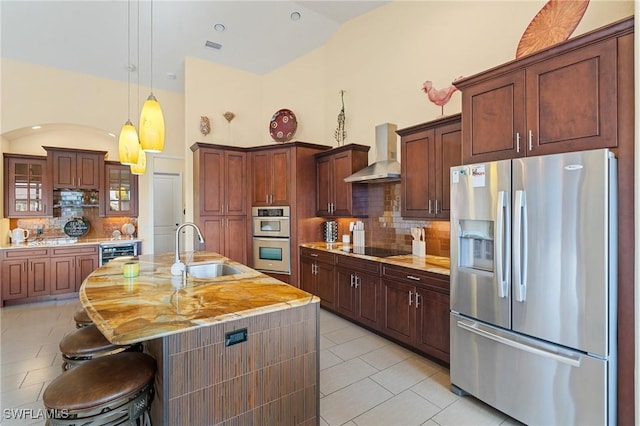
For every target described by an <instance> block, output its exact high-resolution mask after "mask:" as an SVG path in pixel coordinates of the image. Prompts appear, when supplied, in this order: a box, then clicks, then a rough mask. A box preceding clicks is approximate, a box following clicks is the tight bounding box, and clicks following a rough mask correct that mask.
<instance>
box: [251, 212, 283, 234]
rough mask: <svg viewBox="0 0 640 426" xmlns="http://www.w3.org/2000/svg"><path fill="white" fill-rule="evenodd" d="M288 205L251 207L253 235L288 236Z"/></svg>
mask: <svg viewBox="0 0 640 426" xmlns="http://www.w3.org/2000/svg"><path fill="white" fill-rule="evenodd" d="M289 211H290V210H289V206H282V207H273V206H270V207H253V208H252V209H251V213H252V216H253V236H254V237H274V238H289V236H290V235H291V234H290V230H289V229H290V228H289V227H290V224H289Z"/></svg>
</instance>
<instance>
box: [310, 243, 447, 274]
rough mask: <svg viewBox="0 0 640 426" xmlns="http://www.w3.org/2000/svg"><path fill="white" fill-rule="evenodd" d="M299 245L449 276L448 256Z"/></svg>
mask: <svg viewBox="0 0 640 426" xmlns="http://www.w3.org/2000/svg"><path fill="white" fill-rule="evenodd" d="M300 247H307V248H310V249H316V250H323V251H328V252H330V253H335V254H339V255H342V256H351V257H358V258H360V259H367V260H373V261H375V262H380V263H387V264H390V265H398V266H404V267H406V268H413V269H418V270H420V271H426V272H432V273H435V274H440V275H447V276H449V268H450V259H449V258H448V257H440V256H432V255H429V254H428V255H427V256H426V257H418V256H414V255H412V254H405V255H399V256H390V257H376V256H367V255H364V254H356V253H353V252H352V248H353V246H352V245H346V246H345V245H344V244H342V243H325V242H316V243H305V244H300Z"/></svg>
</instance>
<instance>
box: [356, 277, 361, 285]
mask: <svg viewBox="0 0 640 426" xmlns="http://www.w3.org/2000/svg"><path fill="white" fill-rule="evenodd" d="M359 286H360V277H359V276H358V275H356V288H358V287H359Z"/></svg>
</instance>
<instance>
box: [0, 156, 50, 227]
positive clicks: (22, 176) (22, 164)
mask: <svg viewBox="0 0 640 426" xmlns="http://www.w3.org/2000/svg"><path fill="white" fill-rule="evenodd" d="M48 179H49V173H48V169H47V159H46V158H45V157H40V156H35V155H15V154H4V216H5V217H34V216H35V217H42V216H51V215H52V214H53V209H52V205H51V188H50V185H49V180H48Z"/></svg>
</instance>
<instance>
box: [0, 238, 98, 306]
mask: <svg viewBox="0 0 640 426" xmlns="http://www.w3.org/2000/svg"><path fill="white" fill-rule="evenodd" d="M1 258H2V304H4V301H5V300H13V299H27V300H28V299H29V298H36V297H40V296H51V295H59V294H64V293H74V292H77V291H79V290H80V286H81V285H82V282H83V281H84V280H85V278H87V276H88V275H89V274H90V273H91V272H93V271H94V270H95V269H96V268H97V267H98V246H97V245H86V246H84V245H83V246H60V247H54V248H33V249H7V250H3V251H2V256H1Z"/></svg>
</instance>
